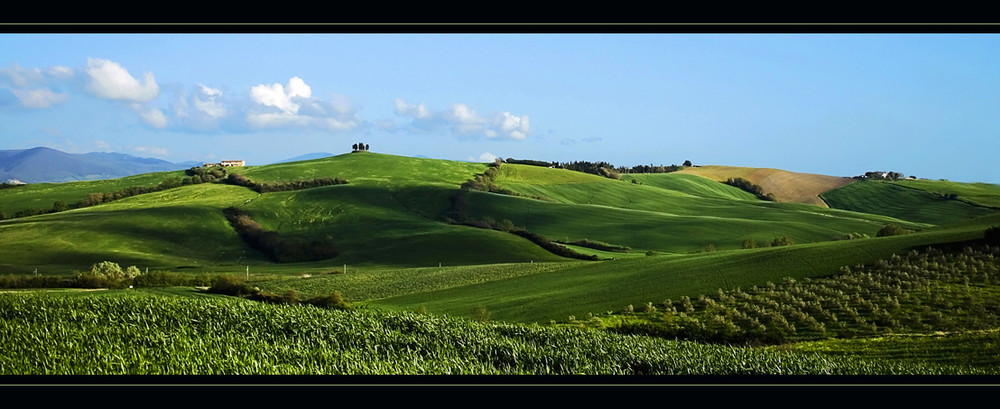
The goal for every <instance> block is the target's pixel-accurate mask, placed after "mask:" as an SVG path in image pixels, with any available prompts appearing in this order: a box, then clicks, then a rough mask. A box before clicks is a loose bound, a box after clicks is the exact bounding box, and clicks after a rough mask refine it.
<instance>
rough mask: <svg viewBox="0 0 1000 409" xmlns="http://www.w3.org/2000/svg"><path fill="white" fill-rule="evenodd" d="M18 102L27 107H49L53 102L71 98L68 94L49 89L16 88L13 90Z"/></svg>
mask: <svg viewBox="0 0 1000 409" xmlns="http://www.w3.org/2000/svg"><path fill="white" fill-rule="evenodd" d="M11 92H13V93H14V96H15V97H17V100H18V102H20V103H21V106H22V107H25V108H49V107H51V106H52V105H53V104H58V103H60V102H64V101H66V99H68V98H69V96H68V95H66V94H59V93H55V92H52V91H51V90H48V89H44V88H43V89H32V90H23V89H14V90H11Z"/></svg>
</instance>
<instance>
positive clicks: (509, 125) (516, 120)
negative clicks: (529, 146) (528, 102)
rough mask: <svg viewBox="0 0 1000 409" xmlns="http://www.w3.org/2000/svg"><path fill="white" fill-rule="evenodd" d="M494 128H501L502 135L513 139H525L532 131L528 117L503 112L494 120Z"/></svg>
mask: <svg viewBox="0 0 1000 409" xmlns="http://www.w3.org/2000/svg"><path fill="white" fill-rule="evenodd" d="M493 124H494V126H498V127H499V128H500V133H501V134H502V135H504V136H506V137H508V138H511V139H524V138H525V137H527V136H528V132H530V131H531V126H530V125H529V123H528V116H527V115H523V116H515V115H511V113H510V112H501V113H499V114H497V116H496V118H494V120H493Z"/></svg>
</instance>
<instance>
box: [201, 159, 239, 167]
mask: <svg viewBox="0 0 1000 409" xmlns="http://www.w3.org/2000/svg"><path fill="white" fill-rule="evenodd" d="M246 165H247V162H246V161H244V160H224V161H222V162H219V163H213V162H205V163H204V164H202V165H201V166H204V167H206V168H208V167H214V166H246Z"/></svg>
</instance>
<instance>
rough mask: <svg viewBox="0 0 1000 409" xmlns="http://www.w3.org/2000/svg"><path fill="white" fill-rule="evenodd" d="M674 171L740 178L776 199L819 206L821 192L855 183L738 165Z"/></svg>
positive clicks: (716, 179) (721, 178) (705, 175)
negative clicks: (771, 194)
mask: <svg viewBox="0 0 1000 409" xmlns="http://www.w3.org/2000/svg"><path fill="white" fill-rule="evenodd" d="M677 173H680V174H689V175H697V176H701V177H704V178H708V179H712V180H715V181H719V182H725V181H726V179H729V178H743V179H746V180H749V181H750V182H751V183H753V184H755V185H759V186H760V187H761V188H762V189H763V191H764V193H765V194H766V193H773V194H774V197H775V198H776V199H777V201H779V202H795V203H806V204H811V205H816V206H821V207H829V206H827V204H826V202H824V201H823V199H822V198H820V194H821V193H823V192H826V191H829V190H832V189H836V188H838V187H841V186H844V185H848V184H851V183H853V182H855V179H851V178H848V177H839V176H829V175H819V174H814V173H800V172H791V171H787V170H781V169H771V168H751V167H742V166H722V165H705V166H698V167H688V168H685V169H682V170H679V171H677Z"/></svg>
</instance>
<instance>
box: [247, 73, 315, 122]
mask: <svg viewBox="0 0 1000 409" xmlns="http://www.w3.org/2000/svg"><path fill="white" fill-rule="evenodd" d="M250 96H251V97H252V98H253V100H254V102H256V103H258V104H261V105H266V106H270V107H275V108H278V109H280V110H281V111H282V112H284V113H285V114H288V115H295V114H296V113H298V112H299V106H300V105H299V104H298V103H296V102H294V101H292V98H296V97H300V98H309V97H311V96H312V89H311V88H309V85H306V83H305V81H303V80H302V79H301V78H299V77H292V79H290V80H288V91H287V92H286V91H285V87H283V86H282V85H281V84H278V83H274V84H271V85H264V84H261V85H257V86H255V87H253V88H251V89H250Z"/></svg>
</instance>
